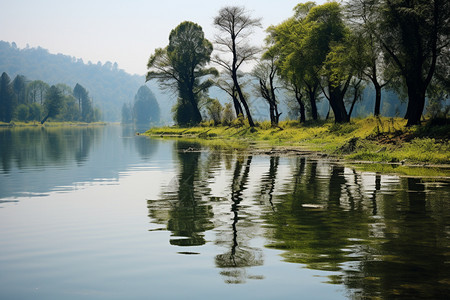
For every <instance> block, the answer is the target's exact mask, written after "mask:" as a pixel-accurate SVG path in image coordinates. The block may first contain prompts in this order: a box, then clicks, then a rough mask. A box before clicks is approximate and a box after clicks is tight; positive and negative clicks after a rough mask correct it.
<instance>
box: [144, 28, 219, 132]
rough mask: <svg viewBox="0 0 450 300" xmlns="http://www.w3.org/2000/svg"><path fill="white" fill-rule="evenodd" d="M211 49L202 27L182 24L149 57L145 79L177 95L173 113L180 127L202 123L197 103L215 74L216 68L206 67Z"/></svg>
mask: <svg viewBox="0 0 450 300" xmlns="http://www.w3.org/2000/svg"><path fill="white" fill-rule="evenodd" d="M212 49H213V47H212V44H211V43H210V42H209V41H208V40H207V39H205V37H204V33H203V29H202V27H201V26H199V25H198V24H195V23H193V22H188V21H185V22H182V23H181V24H179V25H178V26H177V27H176V28H175V29H173V30H172V31H171V33H170V35H169V45H168V46H167V47H166V48H164V49H156V50H155V53H154V54H152V55H151V56H150V59H149V61H148V64H147V68H148V70H149V71H148V73H147V77H146V79H147V81H148V80H151V79H157V80H158V81H159V83H160V86H161V87H163V88H168V89H171V90H173V91H177V92H178V103H177V104H176V105H175V106H174V107H173V109H172V111H173V112H174V119H175V121H176V122H177V124H179V125H183V126H185V125H189V124H198V123H200V122H201V120H202V117H201V114H200V109H199V102H200V101H201V100H202V97H204V96H205V94H206V93H207V91H208V89H209V87H210V86H211V85H212V81H211V80H210V79H209V78H208V77H210V76H211V75H217V71H216V70H215V69H207V68H205V65H206V64H207V63H208V62H209V60H210V56H211V52H212ZM205 77H206V79H205Z"/></svg>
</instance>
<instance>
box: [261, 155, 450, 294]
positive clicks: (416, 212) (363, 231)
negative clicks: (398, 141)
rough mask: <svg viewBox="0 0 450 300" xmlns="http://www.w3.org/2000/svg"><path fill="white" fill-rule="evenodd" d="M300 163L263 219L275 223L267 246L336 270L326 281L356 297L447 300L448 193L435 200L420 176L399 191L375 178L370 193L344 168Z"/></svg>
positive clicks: (406, 181) (289, 258) (309, 263)
mask: <svg viewBox="0 0 450 300" xmlns="http://www.w3.org/2000/svg"><path fill="white" fill-rule="evenodd" d="M296 165H297V167H296V168H295V169H294V170H293V179H292V182H291V183H289V184H288V188H286V193H284V194H283V195H281V196H280V197H279V199H277V201H275V203H276V204H275V210H274V211H270V212H268V213H267V214H266V216H265V218H266V220H267V222H268V223H269V224H272V227H271V230H269V231H268V238H269V239H270V240H271V243H269V245H267V246H268V247H270V248H276V249H281V250H284V251H285V252H284V253H283V257H284V258H285V260H286V261H288V262H294V263H301V264H304V265H306V266H307V267H308V268H311V269H316V270H326V271H335V272H337V273H336V275H333V276H329V283H337V284H345V285H346V286H347V288H348V289H349V291H350V292H351V293H352V294H353V295H354V297H356V298H362V299H366V298H377V297H380V298H383V299H390V298H398V297H400V298H405V299H411V298H430V299H441V298H443V297H445V295H446V293H445V291H447V292H448V288H449V282H448V278H450V276H449V275H450V272H449V271H448V268H445V263H444V262H445V261H448V259H447V258H448V256H447V254H446V253H448V249H449V246H450V244H449V242H448V236H446V232H447V234H448V230H446V229H448V221H449V214H448V206H449V204H448V203H447V202H448V201H446V200H444V199H445V198H446V195H448V192H449V191H448V188H447V191H445V189H442V188H441V189H439V191H440V193H436V194H432V193H430V191H427V190H426V188H425V184H424V183H423V182H422V181H421V180H420V179H417V178H404V179H401V180H400V186H398V183H397V182H395V183H389V182H388V181H386V182H385V183H383V180H382V176H381V175H373V176H372V177H371V178H372V180H373V181H374V185H371V190H370V191H369V190H367V187H366V186H363V184H362V178H361V175H360V174H358V173H357V172H354V171H351V170H347V169H346V168H344V167H343V166H339V165H330V166H322V167H318V164H317V162H314V161H312V162H308V163H306V161H305V160H304V159H301V158H300V159H299V161H298V162H297V164H296ZM319 170H320V172H318V171H319ZM319 173H320V174H319ZM292 185H294V187H293V188H292ZM444 208H447V213H443V209H444ZM444 211H445V210H444ZM446 222H447V223H446ZM445 224H447V225H445Z"/></svg>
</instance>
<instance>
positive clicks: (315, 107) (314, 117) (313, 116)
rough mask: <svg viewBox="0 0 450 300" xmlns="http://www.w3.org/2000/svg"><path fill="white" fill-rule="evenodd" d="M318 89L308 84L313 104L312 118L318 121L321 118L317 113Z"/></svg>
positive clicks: (309, 96)
mask: <svg viewBox="0 0 450 300" xmlns="http://www.w3.org/2000/svg"><path fill="white" fill-rule="evenodd" d="M316 90H317V87H314V88H311V87H309V86H308V98H309V103H310V105H311V118H312V119H313V120H314V121H317V119H318V118H319V115H318V113H317V103H316Z"/></svg>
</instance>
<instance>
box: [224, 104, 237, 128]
mask: <svg viewBox="0 0 450 300" xmlns="http://www.w3.org/2000/svg"><path fill="white" fill-rule="evenodd" d="M233 120H234V113H233V105H232V104H231V103H226V104H225V106H224V107H223V112H222V124H223V125H225V126H230V125H231V123H232V122H233Z"/></svg>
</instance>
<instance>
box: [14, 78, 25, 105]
mask: <svg viewBox="0 0 450 300" xmlns="http://www.w3.org/2000/svg"><path fill="white" fill-rule="evenodd" d="M26 81H27V80H26V78H25V76H23V75H17V76H16V77H15V78H14V80H13V82H12V85H13V89H14V93H15V94H16V97H17V102H18V104H26V95H27V94H26V90H27V82H26Z"/></svg>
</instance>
